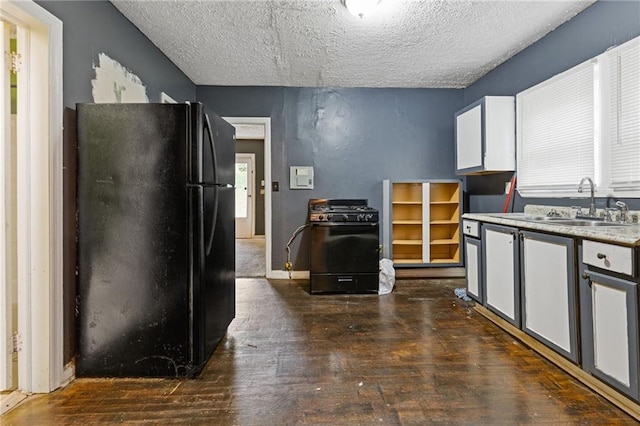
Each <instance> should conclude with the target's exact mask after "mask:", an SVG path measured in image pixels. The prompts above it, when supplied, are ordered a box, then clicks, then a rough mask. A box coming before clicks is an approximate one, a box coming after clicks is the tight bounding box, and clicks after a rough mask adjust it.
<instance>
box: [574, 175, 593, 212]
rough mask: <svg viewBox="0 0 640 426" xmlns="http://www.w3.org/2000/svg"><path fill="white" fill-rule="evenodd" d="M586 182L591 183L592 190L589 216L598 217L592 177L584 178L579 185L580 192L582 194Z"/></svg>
mask: <svg viewBox="0 0 640 426" xmlns="http://www.w3.org/2000/svg"><path fill="white" fill-rule="evenodd" d="M584 181H587V182H589V188H590V189H591V204H589V216H591V217H596V198H595V194H594V187H593V181H592V180H591V178H590V177H584V178H582V180H581V181H580V184H579V185H578V192H580V193H582V185H583V184H584Z"/></svg>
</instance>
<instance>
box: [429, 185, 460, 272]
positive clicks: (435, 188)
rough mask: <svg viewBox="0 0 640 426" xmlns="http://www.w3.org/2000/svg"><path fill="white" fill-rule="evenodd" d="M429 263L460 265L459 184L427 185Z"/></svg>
mask: <svg viewBox="0 0 640 426" xmlns="http://www.w3.org/2000/svg"><path fill="white" fill-rule="evenodd" d="M429 197H430V198H429V246H430V247H429V254H430V259H429V260H430V262H431V263H460V184H459V183H458V182H442V183H431V184H429Z"/></svg>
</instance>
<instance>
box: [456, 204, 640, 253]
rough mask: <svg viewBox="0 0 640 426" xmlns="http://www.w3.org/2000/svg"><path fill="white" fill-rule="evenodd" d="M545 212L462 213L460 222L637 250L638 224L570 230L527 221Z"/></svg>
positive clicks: (544, 209) (639, 239)
mask: <svg viewBox="0 0 640 426" xmlns="http://www.w3.org/2000/svg"><path fill="white" fill-rule="evenodd" d="M553 209H554V210H556V211H558V212H559V213H560V214H561V215H562V216H566V217H567V218H569V217H570V216H569V213H568V211H567V209H566V208H562V207H553ZM548 211H549V209H548V206H531V207H529V206H527V207H525V213H465V214H463V215H462V218H463V219H468V220H477V221H479V222H487V223H494V224H497V225H505V226H515V227H517V228H521V229H530V230H535V231H543V232H548V233H553V234H559V235H569V236H572V237H577V238H584V239H589V240H595V241H603V242H609V243H616V244H623V245H628V246H640V224H638V223H634V224H628V225H624V224H620V226H617V225H611V226H571V225H562V224H559V223H554V222H553V221H549V222H545V221H538V222H532V221H529V220H527V218H528V217H531V216H539V215H542V216H544V215H545V214H546V212H548ZM541 213H542V214H541Z"/></svg>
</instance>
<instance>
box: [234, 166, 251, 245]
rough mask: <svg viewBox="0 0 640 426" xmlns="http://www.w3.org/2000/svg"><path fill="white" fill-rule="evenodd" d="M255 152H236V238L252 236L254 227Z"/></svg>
mask: <svg viewBox="0 0 640 426" xmlns="http://www.w3.org/2000/svg"><path fill="white" fill-rule="evenodd" d="M254 162H255V154H236V183H235V186H236V238H252V237H253V236H254V234H255V229H254V203H253V194H254V189H255V173H254Z"/></svg>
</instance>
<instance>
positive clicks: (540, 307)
mask: <svg viewBox="0 0 640 426" xmlns="http://www.w3.org/2000/svg"><path fill="white" fill-rule="evenodd" d="M520 235H521V241H520V259H521V266H520V274H521V277H520V281H521V286H522V289H521V291H522V296H523V297H522V329H523V330H524V331H525V332H526V333H527V334H529V335H531V336H533V337H535V338H536V339H537V340H539V341H541V342H542V343H544V344H545V345H547V346H549V347H551V348H552V349H554V350H555V351H556V352H558V353H560V354H562V355H564V356H565V357H567V358H569V359H570V360H572V361H573V362H576V363H577V362H578V350H577V349H578V348H577V346H578V332H577V327H576V325H577V311H576V278H575V267H574V265H575V249H574V241H573V239H572V238H567V237H560V236H555V235H546V234H539V233H535V232H527V231H520Z"/></svg>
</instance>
